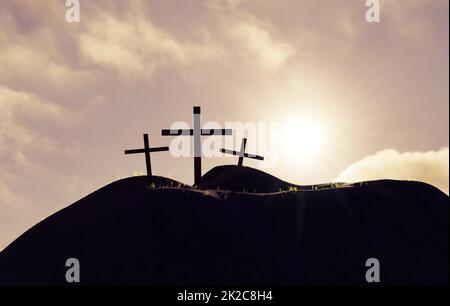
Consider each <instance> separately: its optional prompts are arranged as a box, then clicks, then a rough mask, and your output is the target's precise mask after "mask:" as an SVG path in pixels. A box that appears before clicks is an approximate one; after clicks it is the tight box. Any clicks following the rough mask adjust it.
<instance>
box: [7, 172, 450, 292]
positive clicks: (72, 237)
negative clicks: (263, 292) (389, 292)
mask: <svg viewBox="0 0 450 306" xmlns="http://www.w3.org/2000/svg"><path fill="white" fill-rule="evenodd" d="M252 173H257V172H252ZM233 175H234V174H233ZM206 178H207V176H205V180H203V181H202V182H203V184H204V185H203V187H205V186H209V185H208V184H209V183H210V182H208V180H207V179H206ZM157 182H158V183H157V184H155V185H154V186H152V187H148V186H147V183H146V180H145V178H144V177H138V178H129V179H123V180H120V181H116V182H114V183H112V184H110V185H107V186H105V187H103V188H101V189H100V190H98V191H96V192H94V193H92V194H90V195H89V196H87V197H85V198H83V199H81V200H79V201H77V202H76V203H74V204H72V205H70V206H68V207H67V208H65V209H62V210H61V211H59V212H57V213H55V214H54V215H52V216H50V217H48V218H47V219H45V220H43V221H42V222H40V223H39V224H37V225H36V226H34V227H32V228H31V229H30V230H28V231H27V232H25V233H24V234H23V235H22V236H21V237H19V238H18V239H17V240H16V241H14V242H13V243H12V244H11V245H9V246H8V247H7V248H6V249H5V250H4V251H3V252H1V253H0V285H65V284H66V283H65V278H64V276H65V272H66V269H67V268H66V267H65V261H66V259H68V258H73V257H75V258H77V259H79V261H80V265H81V284H82V285H91V284H95V285H192V286H193V285H295V286H297V285H373V284H368V283H367V282H366V281H365V273H366V271H367V269H368V268H367V267H366V266H365V262H366V260H367V259H368V258H373V257H375V258H377V259H378V260H379V261H380V265H381V281H382V283H381V284H382V285H448V276H449V275H448V271H449V270H448V258H449V253H448V238H449V236H448V235H449V233H448V226H449V222H448V221H449V201H448V196H446V195H445V194H443V193H442V192H440V191H439V190H437V189H436V188H434V187H432V186H430V185H427V184H424V183H419V182H405V181H389V180H384V181H374V182H368V183H365V184H355V185H354V186H353V187H351V188H329V189H323V190H315V189H312V190H306V191H305V190H297V191H282V192H274V193H243V192H232V191H227V190H195V189H192V188H190V187H188V186H184V185H179V184H178V182H174V181H171V180H169V179H165V178H158V179H157ZM222 183H227V182H226V181H222V182H221V184H222ZM211 184H212V183H211ZM214 184H216V183H214ZM214 184H212V185H211V186H213V185H214ZM170 185H172V186H175V187H168V186H170ZM222 186H224V185H222ZM265 186H267V185H265ZM231 187H232V186H231ZM237 187H238V186H237ZM259 188H261V186H259Z"/></svg>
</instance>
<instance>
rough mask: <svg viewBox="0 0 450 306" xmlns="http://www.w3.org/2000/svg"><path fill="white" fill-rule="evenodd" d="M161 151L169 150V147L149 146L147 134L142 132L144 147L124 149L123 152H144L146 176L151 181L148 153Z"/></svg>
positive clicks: (150, 165) (150, 164)
mask: <svg viewBox="0 0 450 306" xmlns="http://www.w3.org/2000/svg"><path fill="white" fill-rule="evenodd" d="M161 151H169V147H156V148H150V146H149V141H148V134H144V148H143V149H132V150H125V154H138V153H144V154H145V165H146V167H147V178H148V180H149V182H151V180H152V163H151V160H150V153H151V152H161Z"/></svg>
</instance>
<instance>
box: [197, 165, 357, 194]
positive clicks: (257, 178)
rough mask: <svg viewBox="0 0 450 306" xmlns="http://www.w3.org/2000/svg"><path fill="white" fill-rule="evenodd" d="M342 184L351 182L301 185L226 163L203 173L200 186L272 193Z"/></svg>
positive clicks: (253, 169)
mask: <svg viewBox="0 0 450 306" xmlns="http://www.w3.org/2000/svg"><path fill="white" fill-rule="evenodd" d="M342 185H346V186H350V184H339V183H330V184H320V185H303V186H300V185H296V184H291V183H288V182H285V181H283V180H280V179H279V178H277V177H275V176H273V175H270V174H268V173H266V172H263V171H261V170H258V169H255V168H250V167H245V166H241V167H239V166H235V165H225V166H218V167H215V168H213V169H211V170H210V171H208V172H207V173H206V174H205V175H203V176H202V178H201V180H200V184H199V187H201V188H202V189H220V190H229V191H247V192H260V193H270V192H277V191H283V190H289V189H293V188H294V189H297V190H317V189H327V188H335V187H338V186H342Z"/></svg>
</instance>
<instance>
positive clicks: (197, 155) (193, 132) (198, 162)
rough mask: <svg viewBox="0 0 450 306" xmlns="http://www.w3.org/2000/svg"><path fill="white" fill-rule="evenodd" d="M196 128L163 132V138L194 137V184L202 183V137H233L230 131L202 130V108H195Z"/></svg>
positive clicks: (165, 130)
mask: <svg viewBox="0 0 450 306" xmlns="http://www.w3.org/2000/svg"><path fill="white" fill-rule="evenodd" d="M193 114H194V128H193V129H187V130H182V129H180V130H170V129H164V130H162V131H161V135H162V136H180V135H184V136H194V184H195V185H198V184H199V183H200V178H201V177H202V143H201V136H212V135H231V133H232V130H230V129H202V128H201V116H200V106H194V109H193Z"/></svg>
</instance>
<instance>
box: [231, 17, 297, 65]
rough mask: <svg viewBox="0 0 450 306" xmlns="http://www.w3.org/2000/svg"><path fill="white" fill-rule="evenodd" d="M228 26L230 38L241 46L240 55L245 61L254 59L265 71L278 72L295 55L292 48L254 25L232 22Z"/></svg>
mask: <svg viewBox="0 0 450 306" xmlns="http://www.w3.org/2000/svg"><path fill="white" fill-rule="evenodd" d="M229 26H230V34H231V36H232V37H233V38H234V39H236V40H237V41H238V45H240V46H241V48H240V51H241V54H240V55H241V56H243V57H244V58H246V59H247V60H249V59H250V60H252V59H254V58H256V59H257V60H258V61H259V63H260V64H261V66H262V67H264V68H266V69H270V70H275V71H276V70H278V69H279V68H281V67H283V65H284V64H285V63H286V61H287V60H288V59H289V58H290V57H292V56H294V55H295V53H296V50H295V48H294V47H293V46H291V45H290V44H288V43H287V42H283V41H280V40H276V39H274V38H273V37H272V36H271V35H270V33H269V32H268V31H267V30H265V29H264V28H263V27H261V26H258V25H256V24H255V23H249V22H246V21H242V20H234V21H232V22H231V23H230V24H229Z"/></svg>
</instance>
